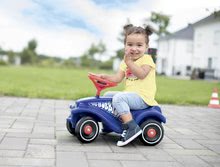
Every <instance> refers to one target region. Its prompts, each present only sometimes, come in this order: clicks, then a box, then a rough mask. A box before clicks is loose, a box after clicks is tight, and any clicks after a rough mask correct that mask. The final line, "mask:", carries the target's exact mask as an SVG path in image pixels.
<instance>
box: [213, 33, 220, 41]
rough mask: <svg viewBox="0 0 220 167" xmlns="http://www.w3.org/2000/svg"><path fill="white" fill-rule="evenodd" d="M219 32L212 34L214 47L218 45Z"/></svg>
mask: <svg viewBox="0 0 220 167" xmlns="http://www.w3.org/2000/svg"><path fill="white" fill-rule="evenodd" d="M219 41H220V30H218V31H215V32H214V39H213V43H214V45H219V44H220V42H219Z"/></svg>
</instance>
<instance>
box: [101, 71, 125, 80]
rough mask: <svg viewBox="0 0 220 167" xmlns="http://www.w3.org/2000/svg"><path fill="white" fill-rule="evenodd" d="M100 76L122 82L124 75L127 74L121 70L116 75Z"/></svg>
mask: <svg viewBox="0 0 220 167" xmlns="http://www.w3.org/2000/svg"><path fill="white" fill-rule="evenodd" d="M99 76H100V77H101V78H103V79H106V80H108V81H111V82H116V83H120V82H121V81H122V80H123V79H124V77H125V74H124V72H123V71H122V70H119V71H118V72H117V73H116V74H114V75H107V74H99Z"/></svg>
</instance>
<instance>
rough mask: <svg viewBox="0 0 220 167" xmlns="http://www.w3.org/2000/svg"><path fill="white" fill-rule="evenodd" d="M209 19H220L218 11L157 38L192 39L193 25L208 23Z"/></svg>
mask: <svg viewBox="0 0 220 167" xmlns="http://www.w3.org/2000/svg"><path fill="white" fill-rule="evenodd" d="M211 21H220V11H216V12H214V13H212V14H211V15H209V16H208V17H206V18H203V19H201V20H199V21H197V22H195V23H193V24H189V25H188V26H187V27H186V28H183V29H181V30H179V31H177V32H174V33H172V34H169V35H166V36H163V37H160V38H159V39H158V40H167V39H172V38H175V39H177V38H179V39H193V33H194V28H193V27H195V26H199V25H202V24H206V23H209V22H211Z"/></svg>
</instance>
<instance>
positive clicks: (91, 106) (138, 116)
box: [67, 96, 166, 133]
mask: <svg viewBox="0 0 220 167" xmlns="http://www.w3.org/2000/svg"><path fill="white" fill-rule="evenodd" d="M70 109H71V113H70V116H69V117H68V118H67V121H68V122H69V123H70V124H71V126H72V128H73V129H74V128H75V126H76V124H77V122H78V121H79V119H80V118H82V117H84V116H91V117H92V118H94V119H95V120H96V121H97V122H102V125H103V131H105V132H116V133H122V127H121V121H120V119H119V117H118V115H117V114H116V113H115V111H114V109H113V107H112V98H111V97H105V96H100V97H89V98H82V99H79V100H77V101H76V103H75V105H73V106H71V107H70ZM131 113H132V115H133V118H134V120H135V121H136V122H137V124H139V125H141V123H142V122H144V121H146V120H148V119H153V120H156V121H158V122H160V123H166V118H165V117H164V116H163V115H162V112H161V109H160V107H159V106H152V107H148V108H146V109H143V110H134V111H132V112H131Z"/></svg>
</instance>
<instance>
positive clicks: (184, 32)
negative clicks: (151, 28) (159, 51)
mask: <svg viewBox="0 0 220 167" xmlns="http://www.w3.org/2000/svg"><path fill="white" fill-rule="evenodd" d="M193 33H194V30H193V27H192V25H191V24H189V25H188V26H187V27H186V28H184V29H181V30H179V31H177V32H175V33H172V34H169V35H166V36H163V37H160V38H159V40H167V39H172V38H175V39H176V38H179V39H193Z"/></svg>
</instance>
